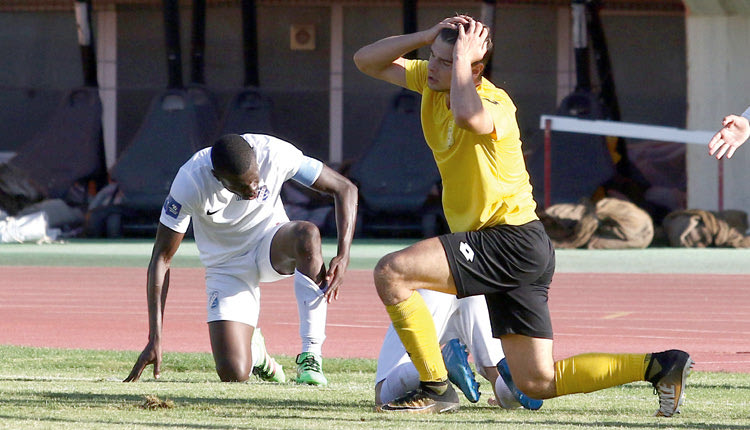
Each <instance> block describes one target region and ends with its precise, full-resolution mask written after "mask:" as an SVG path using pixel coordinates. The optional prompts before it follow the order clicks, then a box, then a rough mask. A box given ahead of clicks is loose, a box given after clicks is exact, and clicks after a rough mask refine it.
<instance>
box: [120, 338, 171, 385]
mask: <svg viewBox="0 0 750 430" xmlns="http://www.w3.org/2000/svg"><path fill="white" fill-rule="evenodd" d="M149 364H153V365H154V379H159V377H160V376H161V346H160V345H159V344H158V342H153V341H150V340H149V342H148V344H147V345H146V347H145V348H144V349H143V352H141V355H140V356H139V357H138V361H136V362H135V365H134V366H133V370H131V371H130V375H128V377H127V378H125V380H123V381H122V382H135V381H137V380H138V379H139V378H140V377H141V373H143V370H144V369H145V368H146V366H148V365H149Z"/></svg>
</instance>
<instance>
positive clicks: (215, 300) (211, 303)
mask: <svg viewBox="0 0 750 430" xmlns="http://www.w3.org/2000/svg"><path fill="white" fill-rule="evenodd" d="M217 306H219V292H218V291H212V292H211V295H210V296H209V297H208V307H209V308H211V309H215V308H216V307H217Z"/></svg>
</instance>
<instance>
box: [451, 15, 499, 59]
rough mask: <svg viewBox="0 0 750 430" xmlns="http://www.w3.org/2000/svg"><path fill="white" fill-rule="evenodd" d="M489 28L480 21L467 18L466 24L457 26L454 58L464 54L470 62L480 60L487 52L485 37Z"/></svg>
mask: <svg viewBox="0 0 750 430" xmlns="http://www.w3.org/2000/svg"><path fill="white" fill-rule="evenodd" d="M489 34H490V30H489V28H488V27H487V26H485V25H484V24H482V23H481V22H479V21H477V20H475V19H472V18H469V22H468V24H465V25H459V26H458V39H457V40H456V45H455V47H454V48H453V55H454V58H455V57H456V56H465V57H467V58H469V59H470V60H471V64H474V63H476V62H477V61H480V60H481V59H482V58H483V57H484V54H486V53H487V38H488V37H489Z"/></svg>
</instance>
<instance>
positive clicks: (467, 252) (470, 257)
mask: <svg viewBox="0 0 750 430" xmlns="http://www.w3.org/2000/svg"><path fill="white" fill-rule="evenodd" d="M458 249H459V250H460V251H461V254H463V255H464V258H465V259H466V261H468V262H469V263H471V262H473V261H474V250H473V249H471V247H470V246H469V244H468V243H466V242H461V243H460V244H459V245H458Z"/></svg>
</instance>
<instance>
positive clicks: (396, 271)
mask: <svg viewBox="0 0 750 430" xmlns="http://www.w3.org/2000/svg"><path fill="white" fill-rule="evenodd" d="M492 45H493V43H492V37H491V36H490V32H489V28H488V27H487V26H485V25H484V24H482V23H481V22H479V21H477V20H475V19H474V18H472V17H470V16H467V15H458V16H453V17H448V18H445V19H443V20H442V21H440V22H439V23H437V24H435V25H434V26H432V27H431V28H429V29H427V30H424V31H418V32H414V33H408V34H402V35H396V36H391V37H386V38H384V39H381V40H378V41H376V42H374V43H371V44H369V45H367V46H364V47H362V48H361V49H359V50H358V51H357V52H356V53H355V54H354V62H355V64H356V65H357V68H358V69H359V70H360V71H362V72H363V73H365V74H367V75H369V76H372V77H374V78H377V79H380V80H384V81H386V82H390V83H392V84H394V85H397V86H400V87H402V88H406V89H409V90H412V91H415V92H418V93H420V94H421V95H422V104H421V121H422V131H423V133H424V137H425V141H426V142H427V145H428V146H429V147H430V149H431V150H432V152H433V155H434V158H435V162H436V163H437V166H438V170H439V171H440V177H441V178H442V184H443V189H442V203H443V212H444V213H445V218H446V220H447V221H448V225H449V226H450V229H451V233H450V234H444V235H441V236H439V237H433V238H428V239H425V240H422V241H420V242H417V243H415V244H413V245H411V246H410V247H408V248H405V249H403V250H400V251H397V252H393V253H390V254H388V255H386V256H384V257H383V258H382V259H380V261H379V262H378V264H377V265H376V266H375V270H373V275H374V281H375V288H376V290H377V292H378V296H379V297H380V300H381V301H382V302H383V304H384V305H385V309H386V311H387V312H388V315H389V317H390V318H391V321H392V322H393V326H394V328H395V330H396V333H398V335H399V338H400V339H401V341H402V342H403V344H404V346H405V347H406V350H407V351H408V353H409V357H411V360H412V362H413V363H414V366H415V367H416V368H417V370H418V371H419V379H420V384H419V388H418V389H416V390H414V391H413V392H411V393H410V394H409V395H407V396H404V397H401V398H398V399H396V400H394V401H392V402H389V403H387V404H384V405H383V406H382V409H383V410H385V411H410V412H423V411H424V410H425V409H426V408H427V409H428V410H430V411H433V412H444V411H449V410H454V409H457V408H458V406H459V401H458V395H457V393H456V391H455V390H454V389H453V386H452V385H451V384H450V383H449V382H448V379H449V378H448V371H447V370H446V366H445V364H444V361H443V358H442V357H441V350H440V343H439V341H438V338H437V336H436V334H435V326H434V324H433V322H432V319H431V315H430V312H429V309H428V307H427V306H426V305H425V303H424V300H423V299H422V296H421V295H419V294H417V293H416V290H419V289H429V290H435V291H440V292H443V293H450V294H453V295H456V296H457V297H469V296H479V295H483V296H485V299H486V301H487V308H488V311H489V314H490V321H491V323H492V333H493V335H494V336H495V337H497V338H499V339H501V340H502V343H503V351H504V353H505V355H506V357H507V364H508V369H509V372H512V373H513V380H514V381H515V384H516V385H517V386H518V388H519V389H521V390H522V391H523V392H524V393H527V394H528V395H530V396H532V397H534V398H538V399H550V398H553V397H558V396H564V395H568V394H573V393H588V392H592V391H597V390H601V389H604V388H608V387H613V386H616V385H620V384H626V383H628V382H634V381H643V380H645V381H649V382H651V383H652V384H653V386H654V389H655V392H656V393H658V394H659V410H658V411H657V415H661V416H672V415H674V414H675V413H677V412H678V411H679V408H680V405H681V403H682V401H683V398H684V390H685V380H686V378H687V376H688V374H689V373H690V369H691V367H692V364H693V361H692V359H691V358H690V355H689V354H688V353H686V352H684V351H678V350H669V351H663V352H659V353H653V354H600V353H591V354H580V355H576V356H573V357H568V358H565V359H562V360H558V361H554V357H553V355H552V344H553V332H552V321H551V319H550V313H549V305H548V296H549V294H548V293H549V288H550V285H551V283H552V276H553V274H554V272H555V251H554V248H553V246H552V243H551V241H550V239H549V237H548V236H547V233H546V231H545V230H544V226H543V225H542V223H541V222H540V221H539V218H538V217H537V215H536V202H535V201H534V197H533V193H532V187H531V183H530V181H529V175H528V172H527V171H526V165H525V162H524V157H523V151H522V145H521V138H520V131H519V128H518V123H517V121H516V107H515V105H514V104H513V101H512V100H511V99H510V97H509V96H508V94H507V93H506V92H505V91H503V90H502V89H500V88H497V87H495V86H494V85H493V84H492V83H491V82H490V81H489V80H487V79H485V78H484V77H483V76H482V74H483V72H484V70H485V66H486V65H487V63H488V61H489V59H490V55H491V53H492ZM427 46H429V50H430V58H429V60H411V59H406V58H404V57H403V56H404V55H405V54H406V53H408V52H411V51H414V50H417V49H419V48H423V47H427Z"/></svg>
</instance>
